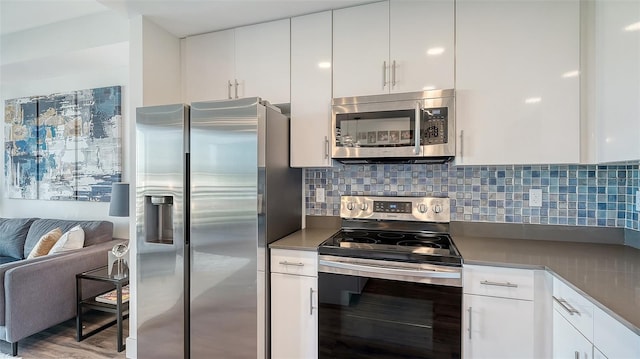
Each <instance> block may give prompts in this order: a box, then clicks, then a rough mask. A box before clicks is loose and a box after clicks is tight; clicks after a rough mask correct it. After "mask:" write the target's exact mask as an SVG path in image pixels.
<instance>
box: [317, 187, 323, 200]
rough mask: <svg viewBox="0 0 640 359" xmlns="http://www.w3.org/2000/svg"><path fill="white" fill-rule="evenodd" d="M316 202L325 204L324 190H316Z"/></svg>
mask: <svg viewBox="0 0 640 359" xmlns="http://www.w3.org/2000/svg"><path fill="white" fill-rule="evenodd" d="M316 202H324V188H322V187H318V188H316Z"/></svg>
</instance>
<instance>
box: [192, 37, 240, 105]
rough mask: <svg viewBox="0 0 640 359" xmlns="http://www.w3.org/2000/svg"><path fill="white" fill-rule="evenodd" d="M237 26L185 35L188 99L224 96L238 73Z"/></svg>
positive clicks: (206, 99)
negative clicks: (236, 60)
mask: <svg viewBox="0 0 640 359" xmlns="http://www.w3.org/2000/svg"><path fill="white" fill-rule="evenodd" d="M234 43H235V40H234V30H226V31H218V32H211V33H208V34H202V35H197V36H189V37H187V38H186V39H185V49H184V57H185V67H184V70H185V72H184V73H185V82H186V84H185V96H186V99H185V100H186V102H192V101H208V100H214V99H224V98H229V96H231V92H232V90H233V89H231V88H230V87H229V81H233V78H234V76H235V68H234V64H235V50H234V47H235V45H234Z"/></svg>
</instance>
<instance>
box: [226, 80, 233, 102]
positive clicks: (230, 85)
mask: <svg viewBox="0 0 640 359" xmlns="http://www.w3.org/2000/svg"><path fill="white" fill-rule="evenodd" d="M227 83H228V84H229V87H228V88H227V96H228V97H229V100H231V99H232V97H231V87H233V85H232V84H231V80H229V81H227Z"/></svg>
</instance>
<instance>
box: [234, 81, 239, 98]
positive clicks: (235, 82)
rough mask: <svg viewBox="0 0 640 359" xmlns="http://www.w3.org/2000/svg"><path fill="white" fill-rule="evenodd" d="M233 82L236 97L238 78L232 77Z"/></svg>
mask: <svg viewBox="0 0 640 359" xmlns="http://www.w3.org/2000/svg"><path fill="white" fill-rule="evenodd" d="M233 83H234V84H235V94H236V98H238V79H233Z"/></svg>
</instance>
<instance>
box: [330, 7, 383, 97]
mask: <svg viewBox="0 0 640 359" xmlns="http://www.w3.org/2000/svg"><path fill="white" fill-rule="evenodd" d="M388 66H389V3H388V2H386V1H385V2H378V3H373V4H368V5H361V6H354V7H350V8H346V9H341V10H335V11H334V12H333V96H334V97H346V96H364V95H374V94H380V93H388V92H389V76H388V74H387V73H388Z"/></svg>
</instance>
